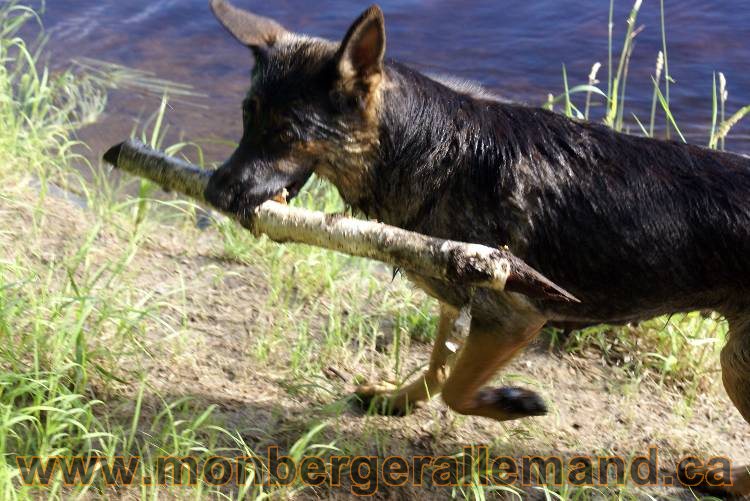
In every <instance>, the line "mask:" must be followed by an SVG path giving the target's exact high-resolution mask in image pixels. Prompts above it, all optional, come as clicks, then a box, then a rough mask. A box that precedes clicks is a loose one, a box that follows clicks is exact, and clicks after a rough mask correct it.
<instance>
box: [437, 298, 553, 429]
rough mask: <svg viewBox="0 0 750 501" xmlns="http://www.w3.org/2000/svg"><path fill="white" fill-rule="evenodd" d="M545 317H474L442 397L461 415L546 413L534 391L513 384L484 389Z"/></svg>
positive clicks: (504, 417)
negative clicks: (497, 318)
mask: <svg viewBox="0 0 750 501" xmlns="http://www.w3.org/2000/svg"><path fill="white" fill-rule="evenodd" d="M544 323H545V319H544V318H541V317H539V315H537V314H531V313H522V312H516V311H510V312H509V314H508V316H507V317H506V318H505V319H504V320H503V321H502V322H497V321H492V322H483V321H481V320H478V319H476V318H475V319H474V320H473V321H472V324H471V331H470V333H469V337H468V339H467V340H466V343H465V344H464V347H463V349H462V350H461V352H460V353H459V357H458V360H456V363H455V366H454V367H453V370H452V371H451V375H450V377H449V378H448V380H447V381H446V383H445V385H444V386H443V400H445V403H447V404H448V406H449V407H450V408H451V409H453V410H454V411H456V412H458V413H460V414H468V415H473V416H484V417H490V418H493V419H497V420H500V421H505V420H509V419H517V418H521V417H526V416H538V415H542V414H545V413H546V412H547V408H546V406H545V404H544V402H543V401H542V399H541V397H539V396H538V395H537V394H536V393H534V392H532V391H529V390H525V389H522V388H516V387H500V388H483V386H484V385H485V384H486V383H487V382H488V381H489V380H490V378H492V376H493V375H494V374H495V373H496V372H497V371H498V370H499V369H500V368H501V367H503V366H504V365H505V364H506V363H508V362H509V361H510V360H511V359H512V358H513V356H514V355H515V354H516V353H517V352H518V351H519V350H521V349H522V348H523V347H524V346H526V345H527V344H528V343H529V342H530V341H531V340H532V339H533V338H534V337H535V336H536V334H537V333H538V332H539V330H540V329H541V328H542V326H543V325H544Z"/></svg>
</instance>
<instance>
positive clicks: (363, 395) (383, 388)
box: [354, 382, 413, 417]
mask: <svg viewBox="0 0 750 501" xmlns="http://www.w3.org/2000/svg"><path fill="white" fill-rule="evenodd" d="M396 395H398V387H397V386H396V385H394V384H391V383H382V382H381V383H377V384H362V385H359V386H357V387H356V389H355V390H354V397H355V398H354V402H355V404H356V406H357V407H358V408H359V409H360V410H362V411H365V412H374V413H376V414H380V415H382V416H395V417H400V416H406V415H407V414H409V413H410V412H411V410H412V408H413V406H410V405H408V404H406V403H405V402H401V401H400V399H399V398H397V397H396Z"/></svg>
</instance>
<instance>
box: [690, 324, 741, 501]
mask: <svg viewBox="0 0 750 501" xmlns="http://www.w3.org/2000/svg"><path fill="white" fill-rule="evenodd" d="M728 318H729V339H728V340H727V344H726V346H724V349H723V350H722V351H721V375H722V379H723V381H724V388H725V389H726V391H727V394H728V395H729V398H730V399H731V400H732V403H734V405H735V407H737V410H738V411H740V414H741V415H742V417H744V418H745V421H747V422H748V423H750V313H743V314H741V315H728ZM748 468H749V466H747V465H746V466H740V467H735V468H733V469H732V471H731V472H727V473H729V474H730V475H731V482H727V481H726V480H727V479H713V478H712V476H707V477H708V478H712V481H706V480H701V479H702V478H703V476H704V474H705V473H706V471H705V470H702V469H698V470H693V471H691V472H689V473H688V472H686V471H681V472H679V474H680V479H681V480H682V481H683V483H684V484H686V485H688V486H690V485H692V486H693V487H694V488H695V489H696V490H699V491H702V492H705V493H707V494H712V495H716V496H719V497H741V496H750V471H748ZM696 474H697V475H696ZM683 479H687V481H685V480H683ZM690 480H693V482H691V481H690ZM717 480H720V481H718V482H717ZM712 483H713V484H717V483H720V484H726V485H712ZM696 484H697V485H696Z"/></svg>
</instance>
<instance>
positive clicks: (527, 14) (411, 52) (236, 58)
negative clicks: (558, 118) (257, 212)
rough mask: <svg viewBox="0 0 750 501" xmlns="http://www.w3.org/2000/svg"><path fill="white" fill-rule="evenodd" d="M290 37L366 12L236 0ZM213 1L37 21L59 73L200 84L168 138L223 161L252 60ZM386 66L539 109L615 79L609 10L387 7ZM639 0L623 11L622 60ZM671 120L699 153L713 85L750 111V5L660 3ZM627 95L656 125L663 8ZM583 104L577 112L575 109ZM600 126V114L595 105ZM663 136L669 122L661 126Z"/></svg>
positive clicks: (66, 2) (96, 3) (618, 27)
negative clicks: (88, 68) (722, 82)
mask: <svg viewBox="0 0 750 501" xmlns="http://www.w3.org/2000/svg"><path fill="white" fill-rule="evenodd" d="M235 1H236V3H237V4H238V5H240V6H243V7H248V8H252V9H253V10H254V11H255V12H257V13H261V14H264V15H268V16H271V17H273V18H275V19H277V20H278V21H280V22H281V23H282V24H283V25H285V26H286V27H287V28H289V29H292V30H296V31H299V32H303V33H308V34H312V35H317V36H322V37H327V38H331V39H340V38H341V37H342V36H343V34H344V33H345V32H346V29H347V28H348V26H349V24H350V23H351V22H352V20H353V19H355V18H356V17H357V15H358V14H359V13H360V12H361V11H362V10H363V9H364V8H366V7H367V5H368V4H367V3H366V2H350V1H341V0H326V1H315V2H310V1H302V0H278V1H271V2H261V1H250V0H235ZM207 3H208V2H207V0H127V1H124V0H119V1H114V0H48V1H47V7H46V12H45V13H44V16H43V21H44V25H45V27H46V29H47V33H48V34H49V35H50V42H49V49H50V51H51V53H52V59H51V60H52V61H53V62H54V64H56V65H61V64H65V62H67V61H70V60H71V59H74V58H81V57H88V58H95V59H98V60H105V61H111V62H115V63H119V64H122V65H126V66H129V67H132V68H137V69H141V70H147V71H150V72H153V73H154V74H155V75H156V76H158V77H160V78H165V79H169V80H172V81H175V82H180V83H186V84H190V85H192V86H193V88H194V91H195V92H196V93H199V94H203V95H204V96H203V97H200V96H199V97H191V98H180V99H174V100H173V101H172V102H171V107H170V109H169V114H168V121H169V124H170V131H171V134H172V137H173V138H179V137H184V138H187V139H190V140H195V141H197V142H199V143H201V144H203V145H205V146H206V156H207V160H208V161H209V162H210V161H219V160H221V158H222V157H223V156H224V155H226V153H227V151H228V150H229V148H230V146H228V145H227V144H226V143H222V140H224V141H225V140H236V139H238V138H239V136H240V132H241V131H240V117H241V114H240V101H241V100H242V97H243V94H244V92H245V91H246V89H247V85H248V75H249V70H250V67H251V64H252V58H251V56H250V53H249V51H248V50H247V49H245V48H244V47H242V46H240V45H238V44H237V43H235V42H234V40H232V39H231V38H230V37H229V35H228V34H226V33H225V32H224V31H223V29H222V28H221V27H220V26H219V25H218V23H217V22H216V21H215V20H214V18H213V16H212V15H211V13H210V11H209V9H208V6H207ZM380 5H381V7H382V8H383V11H384V12H385V17H386V28H387V33H388V49H387V50H388V55H389V56H390V57H392V58H394V59H398V60H401V61H403V62H405V63H407V64H410V65H412V66H414V67H416V68H418V69H421V70H424V71H428V72H433V73H447V74H453V75H456V76H458V77H461V78H466V79H471V80H475V81H478V82H480V83H481V84H483V85H485V86H486V87H488V88H489V89H491V90H492V91H494V92H495V93H497V94H499V95H501V96H503V97H506V98H508V99H511V100H515V101H520V102H524V103H528V104H530V105H540V104H541V103H543V102H544V101H545V99H546V97H547V95H548V94H549V93H554V94H559V93H561V92H562V89H563V79H562V67H563V64H564V65H565V66H566V68H567V73H568V78H569V80H570V85H571V86H572V85H576V84H580V83H586V81H587V77H588V74H589V71H590V68H591V66H592V64H593V63H594V62H597V61H600V62H602V63H604V67H603V68H602V70H601V71H600V73H599V79H600V80H602V82H603V83H602V84H600V85H602V86H603V87H604V88H606V80H607V70H606V61H607V31H608V29H607V26H608V16H609V2H608V1H607V0H577V1H575V2H566V1H560V0H535V1H529V0H507V1H498V0H478V1H458V0H400V1H392V0H385V1H381V2H380ZM631 7H632V2H631V1H623V0H616V3H615V15H614V20H615V22H614V33H615V35H614V40H615V48H616V53H615V58H617V56H618V55H619V48H620V47H621V46H622V40H623V37H624V34H625V28H626V23H625V20H626V18H627V15H628V13H629V11H630V9H631ZM665 10H666V22H667V44H668V54H669V69H670V73H671V75H672V78H673V79H674V83H673V84H672V87H671V99H672V111H673V113H674V116H675V118H676V120H677V122H678V124H679V125H680V127H681V129H682V130H683V132H684V133H685V135H686V136H687V137H688V139H689V140H690V141H691V142H695V143H699V144H705V143H706V142H707V141H708V134H709V132H708V131H709V126H710V121H711V102H712V100H711V96H712V78H713V75H714V72H719V71H721V72H723V73H724V74H725V75H726V79H727V81H728V91H729V101H728V104H727V114H728V115H729V114H730V113H732V112H734V111H736V110H737V109H739V108H740V107H741V106H744V105H746V104H750V2H748V1H747V0H739V1H738V0H713V1H710V2H709V1H705V0H702V1H698V0H666V2H665ZM637 24H638V26H641V25H642V26H643V31H642V32H641V33H640V34H639V35H638V36H637V38H636V47H635V52H634V55H633V58H632V62H631V70H630V74H629V80H628V84H627V102H628V114H627V115H626V117H625V118H626V122H627V123H628V124H629V125H630V127H631V128H633V129H634V130H635V129H636V127H637V126H636V125H635V121H634V120H633V119H632V114H631V113H635V114H636V115H637V116H638V117H639V118H640V119H641V120H642V121H643V122H644V123H647V122H648V118H649V112H650V108H651V99H652V92H653V86H652V81H651V78H652V74H653V73H654V66H655V61H656V57H657V53H658V51H659V50H660V49H661V44H662V41H661V28H660V14H659V2H658V1H656V0H644V1H643V5H642V7H641V12H640V15H639V18H638V22H637ZM576 104H578V105H580V106H581V107H582V102H581V98H577V101H576ZM157 106H158V98H157V97H156V96H148V95H143V94H142V93H139V92H136V91H128V90H120V91H115V92H114V93H113V94H112V97H111V102H110V106H109V108H108V113H107V115H106V116H105V117H104V119H103V120H102V122H101V123H100V124H99V125H97V126H96V127H93V128H89V129H88V130H86V131H85V132H84V134H83V136H84V137H83V138H84V140H86V141H87V142H89V143H90V144H91V146H92V147H93V149H94V150H98V149H103V148H104V147H105V146H107V145H109V144H112V143H115V142H117V141H119V140H121V139H123V138H124V137H127V136H128V135H129V134H130V132H131V130H133V127H134V126H138V125H139V124H142V123H143V122H144V120H145V118H146V117H148V115H149V114H150V113H152V112H153V111H154V110H155V109H156V107H157ZM593 116H595V117H601V106H599V107H598V108H595V109H594V111H593ZM658 125H659V126H660V129H661V130H662V131H663V118H661V117H660V119H659V121H658ZM727 147H728V149H732V150H735V151H740V152H744V153H750V118H748V121H747V122H745V123H742V124H740V125H739V126H737V127H736V128H735V129H734V131H733V134H732V139H731V140H730V141H729V142H728V143H727Z"/></svg>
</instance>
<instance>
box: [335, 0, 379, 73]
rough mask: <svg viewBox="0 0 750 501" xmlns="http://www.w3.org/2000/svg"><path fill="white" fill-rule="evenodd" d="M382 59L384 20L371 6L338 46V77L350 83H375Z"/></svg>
mask: <svg viewBox="0 0 750 501" xmlns="http://www.w3.org/2000/svg"><path fill="white" fill-rule="evenodd" d="M384 56H385V20H384V19H383V11H382V10H380V7H378V6H377V5H373V6H372V7H370V8H369V9H367V10H366V11H364V12H363V13H362V15H361V16H359V18H358V19H357V20H356V21H354V24H352V26H351V28H349V31H348V32H347V33H346V36H345V37H344V41H343V42H341V48H340V49H339V52H338V71H339V76H340V77H341V79H342V80H344V81H348V82H350V83H355V82H359V83H362V84H369V85H372V84H373V83H377V82H379V81H380V77H381V75H382V72H383V58H384ZM369 85H368V86H369ZM347 87H348V85H347Z"/></svg>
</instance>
